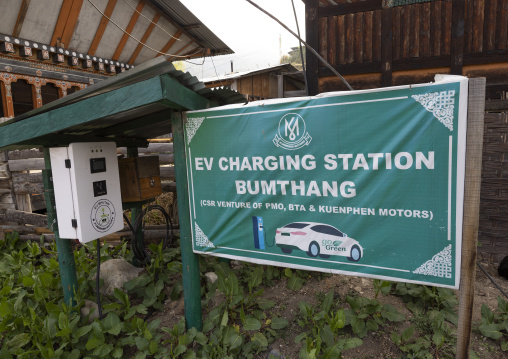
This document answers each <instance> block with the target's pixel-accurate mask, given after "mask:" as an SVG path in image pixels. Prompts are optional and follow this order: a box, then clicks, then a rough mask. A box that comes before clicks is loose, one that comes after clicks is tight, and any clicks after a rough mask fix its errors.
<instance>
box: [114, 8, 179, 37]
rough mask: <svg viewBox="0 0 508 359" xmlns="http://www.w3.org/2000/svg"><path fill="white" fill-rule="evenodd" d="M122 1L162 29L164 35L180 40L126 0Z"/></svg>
mask: <svg viewBox="0 0 508 359" xmlns="http://www.w3.org/2000/svg"><path fill="white" fill-rule="evenodd" d="M123 2H124V3H126V4H127V5H129V7H130V8H131V9H132V10H134V11H135V12H137V13H138V14H139V15H141V16H142V17H144V18H145V19H146V20H148V21H150V22H151V23H152V24H154V25H155V26H157V27H158V28H159V29H161V30H162V31H164V32H165V33H166V35H168V36H170V37H172V38H173V39H175V40H176V41H182V40H181V39H179V38H177V37H174V36H173V35H171V34H170V33H169V32H167V31H166V30H164V29H163V28H162V27H160V25H159V24H157V23H156V22H153V21H152V20H150V19H149V18H147V17H146V16H145V15H143V14H142V13H141V12H139V11H138V10H137V9H136V8H135V7H134V6H132V5H131V4H130V3H129V2H128V1H127V0H123Z"/></svg>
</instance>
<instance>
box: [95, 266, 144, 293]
mask: <svg viewBox="0 0 508 359" xmlns="http://www.w3.org/2000/svg"><path fill="white" fill-rule="evenodd" d="M142 271H143V268H137V267H134V266H133V265H132V264H130V263H129V262H127V261H126V260H125V259H123V258H117V259H110V260H107V261H106V262H104V263H101V271H100V279H102V280H103V281H104V283H103V285H102V287H101V289H100V292H101V293H102V294H104V295H108V296H112V295H113V293H114V292H115V288H118V289H121V290H123V284H124V283H125V282H128V281H130V280H133V279H134V278H137V277H138V276H139V273H141V272H142ZM95 278H96V276H94V277H93V279H94V280H95Z"/></svg>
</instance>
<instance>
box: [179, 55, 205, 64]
mask: <svg viewBox="0 0 508 359" xmlns="http://www.w3.org/2000/svg"><path fill="white" fill-rule="evenodd" d="M205 60H206V56H203V62H202V63H200V64H196V63H195V62H192V61H189V60H183V61H185V62H187V63H189V64H193V65H195V66H203V64H204V63H205Z"/></svg>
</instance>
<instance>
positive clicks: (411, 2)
mask: <svg viewBox="0 0 508 359" xmlns="http://www.w3.org/2000/svg"><path fill="white" fill-rule="evenodd" d="M304 1H305V5H306V31H307V33H306V39H307V42H308V43H309V45H311V46H312V47H314V48H315V49H316V50H318V51H319V53H320V55H321V56H322V57H323V58H324V59H326V60H327V61H328V62H329V63H330V64H331V65H332V66H333V67H334V68H335V69H337V71H338V72H339V73H340V74H341V75H343V76H344V77H345V78H346V79H347V81H348V82H349V83H350V84H351V85H352V87H353V88H355V89H365V88H375V87H383V86H392V85H402V84H410V83H421V82H429V81H432V80H433V78H434V75H435V74H438V73H450V74H458V75H465V76H473V77H475V76H485V77H486V78H487V97H488V98H500V96H501V95H502V94H503V93H504V92H505V91H507V90H508V1H507V0H481V1H478V0H304ZM307 70H308V80H309V93H310V94H317V93H319V92H326V91H334V90H342V89H346V87H345V86H344V85H343V84H342V83H341V81H340V80H339V79H338V78H336V77H335V76H334V75H333V74H332V73H331V71H330V70H328V69H327V68H325V67H324V66H323V64H321V63H319V61H318V60H317V59H316V58H315V56H313V55H312V54H311V53H310V52H308V53H307Z"/></svg>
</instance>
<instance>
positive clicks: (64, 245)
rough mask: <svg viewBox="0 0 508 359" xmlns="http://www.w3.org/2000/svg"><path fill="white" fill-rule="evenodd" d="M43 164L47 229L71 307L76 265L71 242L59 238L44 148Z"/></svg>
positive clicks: (65, 296) (76, 283)
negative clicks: (54, 247) (56, 254)
mask: <svg viewBox="0 0 508 359" xmlns="http://www.w3.org/2000/svg"><path fill="white" fill-rule="evenodd" d="M44 164H45V167H46V169H45V170H43V180H44V198H45V199H46V208H47V211H48V227H49V228H50V229H52V230H53V231H54V232H55V241H56V249H57V251H58V264H59V265H60V278H61V280H62V288H63V293H64V300H65V304H67V305H70V306H73V305H75V304H76V302H75V300H74V293H75V292H76V291H77V290H78V277H77V275H76V263H75V262H74V253H73V252H72V246H71V240H70V239H67V238H60V235H59V233H58V221H57V218H56V207H55V192H54V188H53V178H52V172H51V160H50V157H49V148H46V147H45V148H44Z"/></svg>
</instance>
